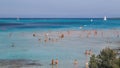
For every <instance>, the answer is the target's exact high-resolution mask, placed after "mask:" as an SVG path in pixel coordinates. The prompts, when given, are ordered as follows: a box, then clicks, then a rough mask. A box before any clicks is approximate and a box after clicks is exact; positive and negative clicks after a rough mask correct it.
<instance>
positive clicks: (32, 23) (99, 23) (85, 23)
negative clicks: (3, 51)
mask: <svg viewBox="0 0 120 68" xmlns="http://www.w3.org/2000/svg"><path fill="white" fill-rule="evenodd" d="M90 20H91V19H90V18H80V19H79V18H20V19H19V20H17V19H16V18H3V19H0V31H15V30H16V31H25V30H27V31H29V30H30V31H32V30H33V31H35V30H41V31H45V30H56V29H57V30H69V29H72V30H74V29H75V30H79V27H83V30H84V29H85V30H88V29H117V28H118V29H119V26H120V19H112V18H110V19H108V20H107V21H104V20H103V19H102V18H95V19H93V21H92V22H91V21H90Z"/></svg>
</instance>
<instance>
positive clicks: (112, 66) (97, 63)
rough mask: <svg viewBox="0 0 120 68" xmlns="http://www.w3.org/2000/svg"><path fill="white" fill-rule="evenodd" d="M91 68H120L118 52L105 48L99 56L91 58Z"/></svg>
mask: <svg viewBox="0 0 120 68" xmlns="http://www.w3.org/2000/svg"><path fill="white" fill-rule="evenodd" d="M89 68H120V57H118V56H117V52H116V51H114V50H112V49H110V48H105V49H103V50H102V51H101V52H100V54H99V55H92V56H91V57H90V61H89Z"/></svg>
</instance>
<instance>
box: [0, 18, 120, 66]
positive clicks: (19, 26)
mask: <svg viewBox="0 0 120 68" xmlns="http://www.w3.org/2000/svg"><path fill="white" fill-rule="evenodd" d="M80 27H83V28H82V29H80ZM119 28H120V19H108V20H107V21H103V19H93V22H91V21H90V19H89V18H87V19H76V18H75V19H44V18H43V19H33V18H32V19H28V18H27V19H24V18H22V19H19V20H17V19H0V59H28V60H38V61H39V62H40V63H41V64H43V66H41V68H52V67H51V66H50V65H49V64H50V62H51V60H52V59H56V58H57V59H59V66H58V68H67V67H69V68H74V65H73V61H74V60H75V59H77V60H78V61H79V65H78V67H79V68H84V67H85V62H86V56H85V55H84V52H85V50H89V49H92V50H93V51H94V53H95V54H98V53H99V51H100V50H101V49H102V48H104V47H105V46H107V45H108V44H107V43H105V41H103V40H106V38H79V37H77V36H73V37H71V38H69V37H66V38H65V39H63V40H60V41H59V42H56V43H55V42H48V43H44V42H43V41H42V42H39V41H38V38H39V37H40V38H42V37H43V36H38V37H33V36H32V34H33V33H35V32H36V33H37V34H40V35H41V33H42V34H44V33H46V32H50V31H52V32H54V31H67V30H80V31H82V30H111V29H117V30H119ZM10 34H12V36H11V37H10V36H9V35H10ZM53 37H57V36H53ZM107 39H108V38H107ZM109 39H111V40H114V41H115V40H119V38H118V39H116V38H113V37H110V38H109ZM13 44H14V45H15V47H11V45H13ZM35 68H37V67H35ZM54 68H56V67H54Z"/></svg>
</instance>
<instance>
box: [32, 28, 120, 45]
mask: <svg viewBox="0 0 120 68" xmlns="http://www.w3.org/2000/svg"><path fill="white" fill-rule="evenodd" d="M76 32H77V31H76ZM53 34H54V35H53ZM76 34H78V36H79V37H80V38H83V37H84V38H85V37H86V38H90V37H97V36H98V37H104V32H103V31H97V30H82V31H79V33H78V32H77V33H76ZM76 34H75V31H66V32H58V33H51V32H48V33H44V34H41V36H38V35H40V34H37V33H33V37H37V38H38V41H44V42H45V43H46V42H57V41H59V40H61V39H63V38H65V37H70V36H71V35H76ZM113 34H114V33H113ZM116 37H119V32H117V31H116Z"/></svg>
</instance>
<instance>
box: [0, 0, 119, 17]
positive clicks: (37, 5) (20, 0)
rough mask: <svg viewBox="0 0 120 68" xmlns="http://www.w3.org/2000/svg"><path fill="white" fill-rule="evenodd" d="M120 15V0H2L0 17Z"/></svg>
mask: <svg viewBox="0 0 120 68" xmlns="http://www.w3.org/2000/svg"><path fill="white" fill-rule="evenodd" d="M104 16H107V17H120V0H0V17H42V18H45V17H47V18H56V17H57V18H63V17H64V18H74V17H75V18H85V17H104Z"/></svg>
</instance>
